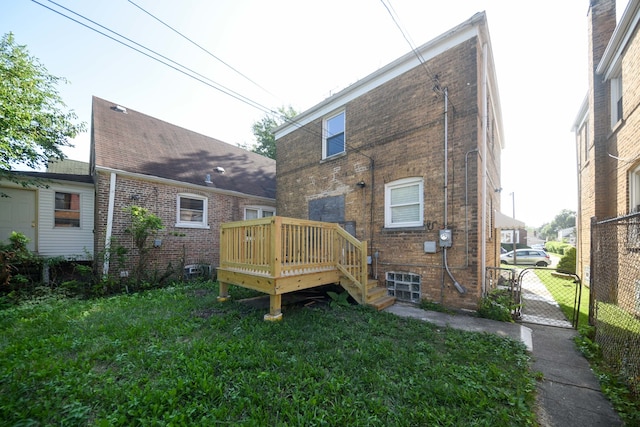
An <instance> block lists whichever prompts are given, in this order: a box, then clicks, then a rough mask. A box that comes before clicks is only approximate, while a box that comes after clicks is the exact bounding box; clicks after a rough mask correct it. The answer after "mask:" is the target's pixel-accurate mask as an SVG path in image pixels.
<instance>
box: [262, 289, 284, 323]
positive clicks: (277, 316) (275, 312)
mask: <svg viewBox="0 0 640 427" xmlns="http://www.w3.org/2000/svg"><path fill="white" fill-rule="evenodd" d="M264 320H265V321H268V322H277V321H278V320H282V295H280V294H277V295H269V313H268V314H265V315H264Z"/></svg>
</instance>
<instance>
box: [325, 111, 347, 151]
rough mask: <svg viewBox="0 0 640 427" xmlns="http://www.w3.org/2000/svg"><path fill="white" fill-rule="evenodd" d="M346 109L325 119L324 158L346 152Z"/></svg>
mask: <svg viewBox="0 0 640 427" xmlns="http://www.w3.org/2000/svg"><path fill="white" fill-rule="evenodd" d="M344 128H345V123H344V111H341V112H340V113H338V114H336V115H334V116H331V117H329V118H326V119H325V120H324V129H323V143H322V158H323V159H325V158H327V157H331V156H335V155H336V154H340V153H344V151H345V143H344Z"/></svg>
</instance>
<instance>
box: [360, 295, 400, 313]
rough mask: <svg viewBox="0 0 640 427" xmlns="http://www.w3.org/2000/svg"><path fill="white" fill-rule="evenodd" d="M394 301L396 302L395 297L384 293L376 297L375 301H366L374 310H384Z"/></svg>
mask: <svg viewBox="0 0 640 427" xmlns="http://www.w3.org/2000/svg"><path fill="white" fill-rule="evenodd" d="M395 302H396V297H394V296H391V295H385V296H383V297H380V298H378V299H376V300H375V301H371V302H369V303H367V305H370V306H372V307H374V308H375V309H376V310H378V311H380V310H384V309H385V308H387V307H389V306H392V305H393V304H394V303H395Z"/></svg>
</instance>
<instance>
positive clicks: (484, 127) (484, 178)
mask: <svg viewBox="0 0 640 427" xmlns="http://www.w3.org/2000/svg"><path fill="white" fill-rule="evenodd" d="M487 69H488V65H487V44H486V43H485V44H483V45H482V224H481V225H482V228H481V232H480V238H481V239H482V249H481V252H480V262H481V263H480V268H481V277H482V295H485V294H486V287H487V284H486V281H487V277H486V274H485V268H486V265H487V161H486V159H487V116H488V110H489V106H488V100H487Z"/></svg>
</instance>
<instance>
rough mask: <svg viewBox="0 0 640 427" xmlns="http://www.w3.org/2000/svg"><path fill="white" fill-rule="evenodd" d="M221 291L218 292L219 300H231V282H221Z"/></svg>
mask: <svg viewBox="0 0 640 427" xmlns="http://www.w3.org/2000/svg"><path fill="white" fill-rule="evenodd" d="M219 289H220V291H219V292H218V302H225V301H227V300H229V284H228V283H225V282H220V288H219Z"/></svg>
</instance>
